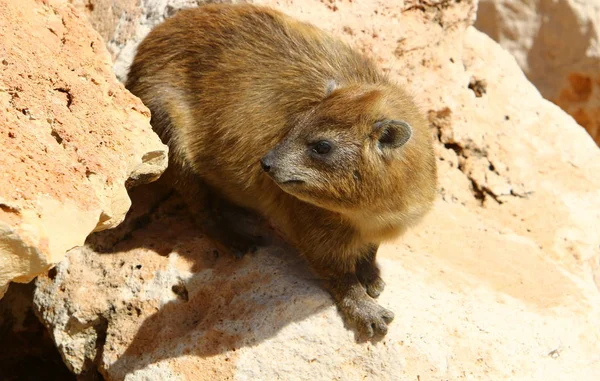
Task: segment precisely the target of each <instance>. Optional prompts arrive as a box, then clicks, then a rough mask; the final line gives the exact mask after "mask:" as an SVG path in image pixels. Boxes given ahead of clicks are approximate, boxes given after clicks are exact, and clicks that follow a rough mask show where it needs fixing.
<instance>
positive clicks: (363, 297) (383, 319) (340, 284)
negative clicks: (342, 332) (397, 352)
mask: <svg viewBox="0 0 600 381" xmlns="http://www.w3.org/2000/svg"><path fill="white" fill-rule="evenodd" d="M328 288H329V291H330V292H331V294H332V295H333V297H334V299H335V301H336V303H337V306H338V308H339V309H340V311H341V312H342V315H343V316H344V318H345V319H346V320H347V321H348V322H349V323H351V324H354V325H355V326H356V329H357V331H358V332H359V334H361V335H362V336H366V337H373V336H374V335H385V334H386V333H387V330H388V324H390V323H391V322H392V320H394V313H393V312H392V311H390V310H388V309H386V308H383V307H382V306H380V305H379V304H378V303H377V302H376V301H375V300H374V299H373V298H371V297H370V296H369V295H367V292H366V291H365V288H364V287H363V286H362V285H361V284H360V282H359V280H358V278H357V277H356V275H355V274H352V273H346V274H337V276H335V275H334V276H332V277H330V278H329V280H328Z"/></svg>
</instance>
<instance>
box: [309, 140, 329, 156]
mask: <svg viewBox="0 0 600 381" xmlns="http://www.w3.org/2000/svg"><path fill="white" fill-rule="evenodd" d="M312 150H313V152H314V153H316V154H319V155H327V154H328V153H329V151H331V144H330V143H329V142H328V141H326V140H321V141H320V142H317V143H315V144H314V145H313V147H312Z"/></svg>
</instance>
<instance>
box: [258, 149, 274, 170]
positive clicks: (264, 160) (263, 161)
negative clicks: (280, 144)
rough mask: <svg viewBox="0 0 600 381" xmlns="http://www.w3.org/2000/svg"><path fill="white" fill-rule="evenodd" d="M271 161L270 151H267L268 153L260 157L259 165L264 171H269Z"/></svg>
mask: <svg viewBox="0 0 600 381" xmlns="http://www.w3.org/2000/svg"><path fill="white" fill-rule="evenodd" d="M272 163H273V155H271V152H269V153H268V154H266V155H265V156H263V158H262V159H260V166H261V167H262V169H263V171H265V172H269V171H270V170H271V165H272Z"/></svg>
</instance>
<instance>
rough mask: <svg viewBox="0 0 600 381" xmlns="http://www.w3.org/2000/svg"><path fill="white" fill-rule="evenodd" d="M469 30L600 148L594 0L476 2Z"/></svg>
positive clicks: (597, 8)
mask: <svg viewBox="0 0 600 381" xmlns="http://www.w3.org/2000/svg"><path fill="white" fill-rule="evenodd" d="M475 26H476V27H477V29H479V30H481V31H483V32H485V33H487V34H488V35H489V36H490V37H492V38H493V39H494V40H496V41H497V42H498V43H500V45H502V47H504V48H505V49H507V50H508V51H510V52H511V53H512V54H513V55H514V56H515V58H516V59H517V62H518V63H519V65H520V66H521V68H522V69H523V71H524V72H525V74H526V75H527V77H528V78H529V80H530V81H531V82H533V84H534V85H536V87H537V88H538V89H539V90H540V92H541V93H542V95H543V96H544V97H545V98H546V99H549V100H551V101H552V102H554V103H556V104H557V105H559V106H560V107H561V108H562V109H563V110H565V111H567V112H568V113H569V114H571V115H572V116H573V118H575V120H576V121H577V123H579V124H580V125H582V126H584V127H585V128H586V129H587V131H588V132H589V133H590V135H592V137H593V138H594V139H595V140H596V143H598V144H599V145H600V75H599V74H598V73H599V72H600V70H599V69H600V0H585V1H581V0H559V1H556V0H532V1H514V0H481V1H480V4H479V10H478V12H477V21H476V23H475Z"/></svg>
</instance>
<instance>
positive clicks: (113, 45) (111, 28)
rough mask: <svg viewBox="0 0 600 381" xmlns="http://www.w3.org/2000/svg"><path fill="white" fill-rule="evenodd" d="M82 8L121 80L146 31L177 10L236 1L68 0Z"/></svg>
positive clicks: (234, 0) (125, 74)
mask: <svg viewBox="0 0 600 381" xmlns="http://www.w3.org/2000/svg"><path fill="white" fill-rule="evenodd" d="M69 2H70V3H72V4H73V5H74V6H75V7H77V8H79V9H80V10H82V11H83V12H84V13H85V14H86V15H87V16H88V19H89V20H90V23H91V24H92V26H93V27H94V29H96V30H97V31H98V32H99V33H100V35H101V36H102V38H103V39H104V41H106V46H107V47H108V51H109V52H110V53H111V55H112V58H113V61H114V71H115V74H116V75H117V77H118V78H119V79H120V80H121V81H122V82H125V79H126V77H127V72H128V70H129V64H130V63H131V62H132V61H133V57H134V56H135V49H136V47H137V46H138V44H139V43H140V42H142V40H143V39H144V37H145V36H146V35H147V34H148V32H150V30H151V29H152V28H153V27H154V26H156V25H158V24H159V23H161V22H162V21H164V20H165V18H167V17H169V16H172V15H174V14H175V12H177V11H178V10H180V9H183V8H191V7H196V6H198V5H201V4H205V3H236V2H238V3H239V2H246V1H236V0H216V1H215V0H153V1H140V0H116V1H114V0H69Z"/></svg>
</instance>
